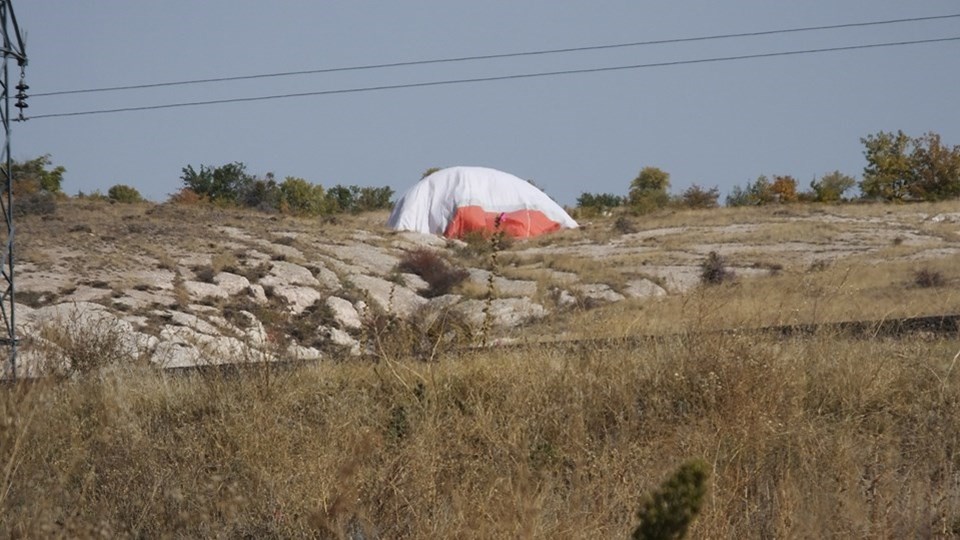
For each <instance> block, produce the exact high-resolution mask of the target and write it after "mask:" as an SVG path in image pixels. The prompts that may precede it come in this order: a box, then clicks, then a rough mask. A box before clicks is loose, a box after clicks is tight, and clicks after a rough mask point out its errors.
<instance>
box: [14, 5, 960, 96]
mask: <svg viewBox="0 0 960 540" xmlns="http://www.w3.org/2000/svg"><path fill="white" fill-rule="evenodd" d="M957 17H960V13H955V14H949V15H932V16H929V17H911V18H906V19H888V20H883V21H868V22H856V23H844V24H831V25H823V26H805V27H800V28H785V29H779V30H763V31H758V32H741V33H736V34H717V35H712V36H698V37H688V38H674V39H659V40H651V41H634V42H630V43H614V44H607V45H592V46H584V47H567V48H562V49H544V50H537V51H523V52H513V53H501V54H483V55H475V56H460V57H453V58H434V59H428V60H411V61H406V62H388V63H382V64H366V65H360V66H348V67H335V68H321V69H308V70H301V71H283V72H278V73H262V74H257V75H238V76H232V77H214V78H207V79H191V80H185V81H171V82H159V83H148V84H134V85H128V86H107V87H102V88H86V89H77V90H59V91H55V92H43V93H36V94H32V95H31V97H34V98H36V97H44V96H61V95H67V94H89V93H95V92H114V91H120V90H141V89H146V88H161V87H168V86H185V85H191V84H206V83H214V82H229V81H243V80H251V79H267V78H274V77H289V76H293V75H314V74H319V73H336V72H342V71H361V70H371V69H382V68H391V67H407V66H422V65H428V64H441V63H454V62H468V61H474V60H492V59H499V58H516V57H522V56H536V55H547V54H560V53H570V52H582V51H597V50H604V49H618V48H625V47H640V46H647V45H666V44H673V43H689V42H696V41H710V40H716V39H731V38H743V37H757V36H768V35H775V34H789V33H797V32H810V31H814V30H836V29H840V28H857V27H864V26H879V25H888V24H900V23H905V22H920V21H933V20H942V19H952V18H957Z"/></svg>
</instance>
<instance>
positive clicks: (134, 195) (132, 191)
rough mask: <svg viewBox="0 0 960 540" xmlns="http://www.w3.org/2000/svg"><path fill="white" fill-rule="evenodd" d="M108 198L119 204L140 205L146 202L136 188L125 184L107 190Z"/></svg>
mask: <svg viewBox="0 0 960 540" xmlns="http://www.w3.org/2000/svg"><path fill="white" fill-rule="evenodd" d="M107 198H108V199H110V200H111V201H116V202H119V203H138V202H143V200H144V199H143V197H142V196H141V195H140V192H139V191H137V189H136V188H134V187H130V186H126V185H123V184H117V185H115V186H113V187H111V188H110V189H109V190H107Z"/></svg>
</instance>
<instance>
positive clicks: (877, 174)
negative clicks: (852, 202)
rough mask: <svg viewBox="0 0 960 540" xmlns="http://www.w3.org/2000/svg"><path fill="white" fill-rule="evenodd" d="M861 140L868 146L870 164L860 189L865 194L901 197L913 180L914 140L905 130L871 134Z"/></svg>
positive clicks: (866, 154)
mask: <svg viewBox="0 0 960 540" xmlns="http://www.w3.org/2000/svg"><path fill="white" fill-rule="evenodd" d="M860 142H862V143H863V144H864V146H866V149H865V150H864V152H863V153H864V155H865V156H866V158H867V166H866V167H864V169H863V180H861V181H860V191H862V192H863V194H864V196H866V197H871V198H880V199H886V200H888V201H893V200H901V199H903V198H904V197H905V196H906V195H907V186H908V185H910V182H911V180H912V170H911V169H912V165H911V163H910V155H909V149H910V145H911V144H912V143H911V140H910V137H908V136H907V135H906V134H905V133H904V132H902V131H897V133H895V134H894V133H885V132H883V131H881V132H879V133H877V134H876V135H868V136H866V137H864V138H862V139H860Z"/></svg>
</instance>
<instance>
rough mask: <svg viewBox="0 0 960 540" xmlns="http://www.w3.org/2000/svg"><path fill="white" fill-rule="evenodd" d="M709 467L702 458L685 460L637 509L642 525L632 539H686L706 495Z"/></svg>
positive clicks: (635, 531) (634, 532)
mask: <svg viewBox="0 0 960 540" xmlns="http://www.w3.org/2000/svg"><path fill="white" fill-rule="evenodd" d="M708 471H709V466H708V465H707V464H706V463H704V462H703V461H701V460H694V461H690V462H687V463H684V464H683V465H681V466H680V468H678V469H677V470H676V472H674V473H673V474H672V475H671V476H670V478H668V479H667V480H666V481H665V482H664V483H663V484H661V485H660V488H659V489H657V490H656V491H655V492H653V493H652V494H651V495H648V496H647V497H645V498H644V500H643V504H642V505H641V507H640V510H639V512H637V517H639V518H640V524H639V525H638V526H637V528H636V529H634V531H633V540H669V539H679V538H683V537H684V536H686V534H687V529H689V528H690V524H691V523H692V522H693V520H694V518H696V517H697V514H698V513H699V512H700V508H701V507H702V506H703V502H704V499H705V498H706V495H707V478H708V477H709V476H710V474H709V472H708Z"/></svg>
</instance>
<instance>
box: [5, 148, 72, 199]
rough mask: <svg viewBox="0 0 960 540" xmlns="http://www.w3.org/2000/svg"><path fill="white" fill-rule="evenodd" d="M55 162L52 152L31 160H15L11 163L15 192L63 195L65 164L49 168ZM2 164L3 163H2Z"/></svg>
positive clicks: (20, 193) (21, 193)
mask: <svg viewBox="0 0 960 540" xmlns="http://www.w3.org/2000/svg"><path fill="white" fill-rule="evenodd" d="M52 164H53V162H52V161H51V160H50V154H44V155H42V156H40V157H37V158H34V159H31V160H29V161H23V162H19V161H13V162H11V164H10V172H11V175H10V176H11V180H12V182H13V190H14V193H15V194H18V195H26V194H30V193H37V192H39V191H45V192H47V193H50V194H52V195H63V190H62V185H63V173H65V172H67V169H65V168H64V167H63V166H60V165H58V166H56V167H53V168H52V169H51V168H49V167H50V165H52ZM0 166H2V165H0Z"/></svg>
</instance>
